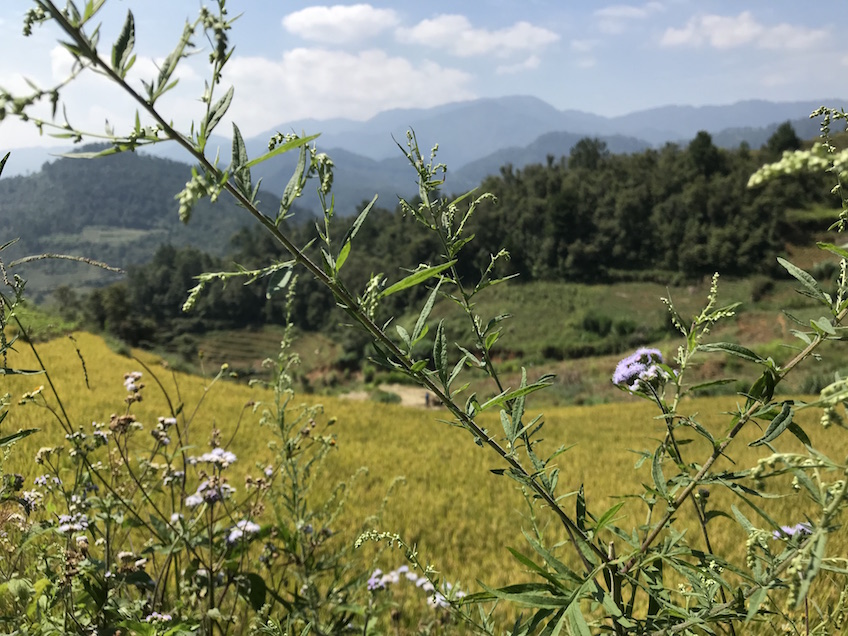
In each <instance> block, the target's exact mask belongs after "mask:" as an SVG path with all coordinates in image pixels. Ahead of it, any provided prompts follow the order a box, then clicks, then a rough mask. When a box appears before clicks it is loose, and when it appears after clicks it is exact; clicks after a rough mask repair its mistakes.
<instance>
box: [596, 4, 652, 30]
mask: <svg viewBox="0 0 848 636" xmlns="http://www.w3.org/2000/svg"><path fill="white" fill-rule="evenodd" d="M662 8H663V7H662V4H661V3H659V2H646V3H645V4H643V5H642V6H638V7H636V6H632V5H628V4H614V5H610V6H608V7H604V8H602V9H598V10H597V11H595V12H594V16H595V17H596V18H597V19H598V28H599V29H600V30H601V31H602V32H603V33H609V34H618V33H623V32H624V31H626V30H627V27H628V24H629V23H630V22H633V21H634V20H644V19H645V18H647V17H648V16H650V15H651V14H652V13H655V12H657V11H661V10H662Z"/></svg>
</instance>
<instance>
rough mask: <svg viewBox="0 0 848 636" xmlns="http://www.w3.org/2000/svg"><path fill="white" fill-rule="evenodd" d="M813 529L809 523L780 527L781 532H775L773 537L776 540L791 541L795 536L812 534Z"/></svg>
mask: <svg viewBox="0 0 848 636" xmlns="http://www.w3.org/2000/svg"><path fill="white" fill-rule="evenodd" d="M812 531H813V529H812V528H811V527H810V524H808V523H796V524H795V525H794V526H780V530H775V531H774V532H773V533H772V536H773V537H774V538H775V539H790V538H792V537H794V536H796V535H797V536H799V537H800V536H801V535H805V534H811V533H812Z"/></svg>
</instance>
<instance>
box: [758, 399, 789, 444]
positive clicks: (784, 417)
mask: <svg viewBox="0 0 848 636" xmlns="http://www.w3.org/2000/svg"><path fill="white" fill-rule="evenodd" d="M790 424H792V405H791V404H790V403H789V402H784V403H783V408H781V409H780V413H778V414H777V416H776V417H775V418H774V419H773V420H772V421H771V424H769V427H768V428H767V429H766V432H765V434H763V436H762V437H761V438H760V439H758V440H755V441H753V442H751V443H750V444H748V446H762V445H763V444H765V443H767V442H771V441H773V440H775V439H777V437H778V436H779V435H780V434H781V433H782V432H783V431H785V430H786V429H787V427H788V426H789V425H790Z"/></svg>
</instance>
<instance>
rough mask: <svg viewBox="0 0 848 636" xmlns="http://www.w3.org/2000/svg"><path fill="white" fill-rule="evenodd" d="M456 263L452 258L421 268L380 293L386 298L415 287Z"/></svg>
mask: <svg viewBox="0 0 848 636" xmlns="http://www.w3.org/2000/svg"><path fill="white" fill-rule="evenodd" d="M455 263H456V260H452V261H448V262H447V263H443V264H441V265H436V266H434V267H428V268H426V269H420V270H418V271H417V272H413V273H412V274H410V275H409V276H407V277H406V278H403V279H401V280H399V281H398V282H396V283H395V284H394V285H391V286H390V287H388V288H386V289H384V290H383V292H382V293H381V294H380V297H381V298H385V297H386V296H391V295H392V294H394V293H397V292H399V291H403V290H404V289H409V288H410V287H414V286H415V285H418V284H420V283H423V282H424V281H425V280H427V279H428V278H432V277H433V276H438V275H439V274H441V273H442V272H443V271H445V270H446V269H448V268H449V267H452V266H453V265H454V264H455Z"/></svg>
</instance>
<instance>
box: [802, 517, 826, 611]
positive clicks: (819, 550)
mask: <svg viewBox="0 0 848 636" xmlns="http://www.w3.org/2000/svg"><path fill="white" fill-rule="evenodd" d="M811 541H812V543H813V546H812V549H811V550H810V560H809V561H808V562H807V565H806V567H805V568H804V570H803V571H802V572H801V573H800V574H801V583H800V584H799V585H798V592H797V594H798V598H797V600H796V601H795V609H798V608H800V607H801V606H803V605H804V600H805V599H806V598H807V592H808V591H809V590H810V584H811V583H812V582H813V579H814V578H816V574H818V573H819V569H821V565H822V559H823V558H824V549H825V547H826V545H827V534H825V533H824V532H823V531H822V530H817V531H816V534H815V536H814V537H813V538H812V539H811Z"/></svg>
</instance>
